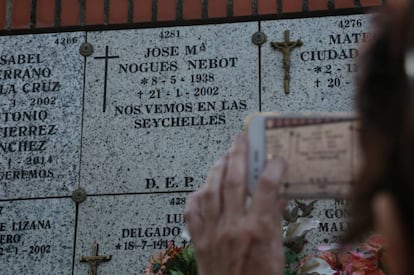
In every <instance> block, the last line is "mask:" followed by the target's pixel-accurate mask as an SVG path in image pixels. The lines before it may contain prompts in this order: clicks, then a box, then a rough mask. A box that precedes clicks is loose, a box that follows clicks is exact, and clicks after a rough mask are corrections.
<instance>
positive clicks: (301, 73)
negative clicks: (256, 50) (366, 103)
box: [261, 15, 373, 112]
mask: <svg viewBox="0 0 414 275" xmlns="http://www.w3.org/2000/svg"><path fill="white" fill-rule="evenodd" d="M369 18H370V16H368V15H349V16H334V17H321V18H304V19H289V20H278V21H266V22H263V23H262V24H261V30H262V31H263V32H264V33H265V34H266V35H267V39H268V43H266V44H264V45H263V46H262V50H261V60H262V63H261V64H262V66H261V70H262V110H263V111H266V112H268V111H276V112H297V111H312V112H315V111H319V112H321V111H323V112H329V111H352V110H353V109H354V108H353V107H354V90H355V88H354V85H355V83H354V75H355V73H356V72H357V70H358V68H357V58H358V56H359V54H360V50H359V48H360V46H361V45H362V44H364V43H367V42H368V41H369V40H370V39H372V38H373V34H372V33H371V32H370V30H369V28H368V21H369ZM285 31H288V32H289V33H285ZM285 36H288V37H285ZM286 40H288V41H290V42H297V41H298V40H300V41H301V42H302V45H301V46H296V47H293V46H294V45H293V44H292V43H286V45H287V46H289V47H291V48H290V50H288V51H289V52H290V53H288V54H287V55H286V56H287V57H286V58H287V59H285V60H284V56H283V50H281V49H276V48H275V47H274V46H272V45H275V44H272V43H278V44H277V45H278V47H282V46H284V45H282V44H283V42H285V41H286ZM281 43H282V44H281ZM299 44H300V43H299ZM277 45H276V46H277ZM286 45H285V46H286ZM285 51H286V50H285ZM286 62H287V63H289V65H290V66H288V65H285V63H286ZM286 67H289V68H286ZM285 68H286V70H285ZM285 71H289V73H288V74H289V77H290V81H289V89H288V91H289V94H286V93H285V80H284V79H285V78H286V76H285Z"/></svg>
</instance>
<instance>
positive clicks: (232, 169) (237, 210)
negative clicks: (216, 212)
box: [221, 135, 248, 220]
mask: <svg viewBox="0 0 414 275" xmlns="http://www.w3.org/2000/svg"><path fill="white" fill-rule="evenodd" d="M247 146H248V145H247V140H246V138H245V137H244V136H243V135H237V136H236V138H235V140H234V142H233V145H232V148H231V150H230V153H229V157H228V160H227V169H226V175H225V177H224V181H223V184H222V189H221V190H222V196H223V212H224V216H225V219H228V220H231V219H237V218H238V217H239V216H240V215H242V214H243V213H244V209H245V199H246V192H247V190H246V189H247V188H246V179H247V172H246V168H247Z"/></svg>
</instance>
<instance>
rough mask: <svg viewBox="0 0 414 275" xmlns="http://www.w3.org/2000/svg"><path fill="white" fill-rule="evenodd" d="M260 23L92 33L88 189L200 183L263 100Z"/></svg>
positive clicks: (85, 158)
mask: <svg viewBox="0 0 414 275" xmlns="http://www.w3.org/2000/svg"><path fill="white" fill-rule="evenodd" d="M257 28H258V24H257V23H255V22H251V23H237V24H221V25H205V26H189V27H176V28H159V29H138V30H124V31H107V32H90V33H88V42H90V43H91V44H92V45H93V46H94V48H95V52H94V55H93V56H91V57H89V58H88V59H87V65H86V91H85V113H84V115H85V121H84V131H83V149H82V171H81V184H82V186H83V187H84V188H85V189H86V191H87V193H94V194H111V193H126V192H149V193H150V192H154V191H161V190H163V191H166V190H167V191H178V190H194V189H195V188H197V186H199V185H201V183H202V182H203V180H204V178H205V176H206V174H207V171H208V168H209V167H210V166H211V165H212V164H213V162H214V161H215V160H216V159H217V158H218V156H220V155H222V154H223V153H224V152H225V151H226V150H227V149H228V148H229V145H230V141H231V139H232V137H233V136H234V135H235V134H236V133H238V132H241V130H242V128H243V122H244V119H245V117H246V115H247V114H248V113H251V112H255V111H258V110H259V93H258V48H257V46H256V45H254V44H253V43H252V42H251V36H252V34H253V33H255V32H256V31H257ZM104 56H110V58H109V59H104V58H103V57H104ZM105 60H107V62H106V61H105ZM106 69H107V70H106ZM105 72H107V75H106V76H107V78H106V81H105ZM105 87H106V90H105Z"/></svg>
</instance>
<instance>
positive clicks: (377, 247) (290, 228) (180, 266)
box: [144, 201, 387, 275]
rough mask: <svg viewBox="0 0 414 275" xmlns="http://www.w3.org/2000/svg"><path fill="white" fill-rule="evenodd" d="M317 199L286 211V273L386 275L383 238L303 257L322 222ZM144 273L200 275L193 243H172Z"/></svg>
mask: <svg viewBox="0 0 414 275" xmlns="http://www.w3.org/2000/svg"><path fill="white" fill-rule="evenodd" d="M315 202H316V201H312V202H310V203H309V204H306V203H303V202H300V201H295V204H296V205H295V206H293V207H292V208H291V209H290V210H286V211H285V212H284V214H283V218H284V229H283V232H284V233H283V234H284V235H283V237H284V242H283V246H284V249H285V259H286V261H285V262H286V263H285V268H284V274H285V275H306V274H309V275H310V274H311V275H322V274H326V275H386V274H387V273H386V272H385V268H384V266H385V265H384V255H385V250H384V244H385V241H384V239H383V238H382V237H381V236H379V235H372V236H370V237H369V238H367V239H366V240H365V241H364V242H363V243H361V244H359V245H357V246H353V247H351V248H349V249H348V250H344V249H343V248H341V247H340V246H339V245H336V244H332V245H330V246H319V247H318V250H319V251H320V252H321V254H320V255H318V256H301V255H302V254H301V252H303V248H304V247H305V245H306V243H307V240H306V234H307V233H308V232H309V231H311V230H313V229H315V228H317V227H318V224H319V221H317V220H315V219H313V217H312V215H311V213H312V211H313V209H314V204H315ZM144 274H145V275H197V261H196V257H195V253H194V249H193V247H192V245H191V244H190V245H185V246H183V247H177V246H174V244H173V243H169V244H168V247H167V249H166V250H165V251H162V252H160V253H159V254H157V255H155V256H153V257H152V258H151V260H150V265H149V267H148V268H146V269H145V271H144Z"/></svg>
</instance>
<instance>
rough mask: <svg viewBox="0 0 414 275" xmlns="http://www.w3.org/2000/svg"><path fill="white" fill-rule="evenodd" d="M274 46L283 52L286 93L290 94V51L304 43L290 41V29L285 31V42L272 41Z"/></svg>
mask: <svg viewBox="0 0 414 275" xmlns="http://www.w3.org/2000/svg"><path fill="white" fill-rule="evenodd" d="M271 45H272V47H273V48H275V49H276V50H279V51H281V52H282V54H283V67H284V68H285V80H284V88H285V94H289V82H290V52H291V51H292V50H293V49H294V48H296V47H300V46H302V45H303V42H302V41H301V40H296V41H289V31H288V30H286V31H285V40H284V41H283V42H272V43H271Z"/></svg>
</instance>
